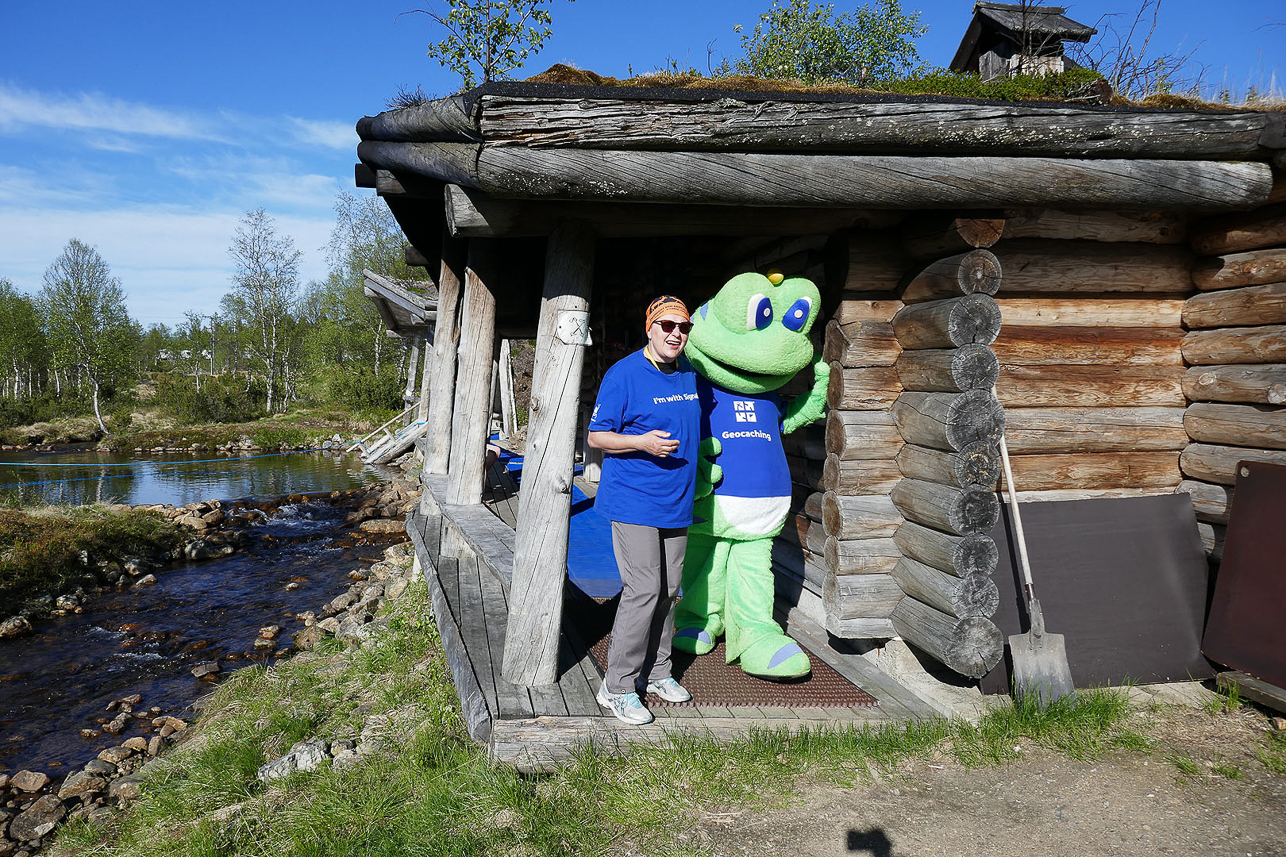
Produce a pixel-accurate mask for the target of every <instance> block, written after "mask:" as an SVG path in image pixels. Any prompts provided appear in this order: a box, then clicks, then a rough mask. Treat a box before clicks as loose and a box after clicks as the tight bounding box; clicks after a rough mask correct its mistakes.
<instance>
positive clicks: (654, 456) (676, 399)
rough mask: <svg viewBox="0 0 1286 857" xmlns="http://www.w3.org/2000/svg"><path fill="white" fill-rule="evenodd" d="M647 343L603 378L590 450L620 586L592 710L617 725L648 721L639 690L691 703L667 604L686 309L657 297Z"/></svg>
mask: <svg viewBox="0 0 1286 857" xmlns="http://www.w3.org/2000/svg"><path fill="white" fill-rule="evenodd" d="M646 322H647V324H646V329H647V344H646V345H644V347H643V348H642V349H641V350H640V351H636V352H635V353H633V354H631V355H629V356H628V357H625V358H624V359H622V360H620V361H619V362H617V363H616V365H614V366H613V367H612V368H611V369H609V370H607V374H606V375H605V376H603V383H602V385H601V386H600V387H599V391H598V401H597V402H596V403H595V405H594V413H593V416H592V417H591V418H590V422H589V445H590V446H592V447H594V448H595V449H601V450H603V451H604V452H605V453H607V454H606V455H605V456H604V457H603V471H602V476H601V478H600V482H599V488H598V495H597V496H596V497H595V499H594V507H595V508H596V509H597V510H598V511H599V513H600V514H602V515H604V516H605V517H607V518H608V519H609V520H611V522H612V548H613V550H614V552H615V554H616V564H617V566H618V567H619V568H620V571H621V582H622V584H623V585H624V589H623V591H622V593H621V602H620V606H619V607H617V610H616V621H615V623H614V624H613V625H612V640H611V643H610V645H609V646H608V653H607V675H606V677H605V678H604V679H603V686H602V687H601V688H599V691H598V701H599V704H600V705H602V706H604V707H605V708H610V709H611V711H612V714H614V715H615V716H616V718H617V719H618V720H620V721H622V722H624V723H629V724H633V725H639V724H643V723H650V722H651V721H652V713H651V712H650V711H648V710H647V707H646V706H644V705H643V702H642V700H641V699H640V698H639V690H640V688H642V689H643V690H644V691H645V692H647V693H655V694H656V695H657V696H659V697H661V698H662V699H664V700H666V701H667V702H685V701H687V700H689V699H691V698H692V695H691V694H690V693H688V692H687V690H685V689H684V688H683V686H682V685H680V684H679V683H678V682H677V681H675V680H674V677H673V676H671V675H670V637H671V634H672V632H673V625H674V599H675V596H676V595H677V594H678V591H679V582H680V580H681V579H682V575H683V555H684V552H685V551H686V550H687V544H688V525H689V524H691V523H692V501H693V492H694V490H695V486H696V472H697V471H696V465H697V447H698V444H699V443H700V436H699V433H700V428H701V406H700V403H699V402H698V401H697V387H696V374H695V373H694V372H693V371H692V367H691V365H689V364H688V362H687V361H686V360H683V359H681V357H680V355H681V354H682V353H683V347H684V346H685V345H686V344H687V341H688V332H689V331H690V330H691V329H692V322H691V317H690V316H689V315H688V310H687V307H685V306H684V305H683V302H682V301H681V300H679V299H678V298H675V297H671V296H670V295H662V296H661V297H659V298H657V299H656V300H654V301H652V303H651V304H649V305H648V308H647V319H646Z"/></svg>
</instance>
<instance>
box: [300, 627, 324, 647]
mask: <svg viewBox="0 0 1286 857" xmlns="http://www.w3.org/2000/svg"><path fill="white" fill-rule="evenodd" d="M325 636H326V632H325V631H324V630H322V626H321V625H309V626H308V627H307V628H304V629H303V630H302V631H300V632H299V633H298V634H296V635H295V646H296V647H298V648H300V649H304V650H308V649H311V648H312V647H313V646H315V645H317V644H318V643H320V642H321V640H322V638H323V637H325Z"/></svg>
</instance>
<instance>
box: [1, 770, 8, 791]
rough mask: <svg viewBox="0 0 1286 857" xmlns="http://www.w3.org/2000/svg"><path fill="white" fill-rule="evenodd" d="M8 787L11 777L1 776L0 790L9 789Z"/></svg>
mask: <svg viewBox="0 0 1286 857" xmlns="http://www.w3.org/2000/svg"><path fill="white" fill-rule="evenodd" d="M8 787H9V775H8V774H0V789H7V788H8Z"/></svg>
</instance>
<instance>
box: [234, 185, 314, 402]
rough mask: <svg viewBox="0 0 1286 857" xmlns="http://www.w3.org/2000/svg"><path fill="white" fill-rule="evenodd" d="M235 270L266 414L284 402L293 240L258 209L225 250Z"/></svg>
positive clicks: (294, 284)
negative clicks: (261, 381) (265, 397)
mask: <svg viewBox="0 0 1286 857" xmlns="http://www.w3.org/2000/svg"><path fill="white" fill-rule="evenodd" d="M228 253H229V255H230V256H231V257H232V261H233V262H234V263H235V264H236V272H235V273H234V274H233V275H232V285H233V290H232V294H231V295H229V297H231V298H234V299H235V300H234V301H232V303H233V305H234V306H235V307H239V308H241V309H243V310H244V312H245V316H244V317H245V321H246V324H247V326H248V327H250V328H251V329H252V336H250V337H249V347H250V352H251V357H252V359H253V360H254V362H255V363H257V364H258V366H259V368H260V370H261V371H262V373H263V378H264V383H265V385H266V387H267V390H268V402H267V411H268V412H269V413H272V412H273V411H274V410H275V409H276V408H278V407H284V406H285V402H284V401H282V397H281V396H280V392H281V385H282V383H283V381H284V380H285V375H286V366H285V360H286V358H287V356H288V355H287V350H288V345H289V343H288V340H287V336H286V334H287V332H288V328H289V323H290V318H289V316H290V314H291V312H293V310H294V306H295V302H296V299H297V296H298V293H299V258H300V255H301V254H300V252H299V251H298V250H297V249H295V242H294V239H292V238H291V237H290V236H288V235H278V234H277V231H276V228H275V227H274V225H273V221H272V218H271V217H269V216H268V215H267V214H266V213H264V210H263V209H262V208H260V209H257V210H255V211H250V212H247V213H246V214H245V216H244V217H242V218H241V222H240V223H239V224H238V225H237V231H236V232H235V233H234V234H233V236H232V246H231V247H230V248H228Z"/></svg>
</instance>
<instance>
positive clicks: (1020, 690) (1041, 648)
mask: <svg viewBox="0 0 1286 857" xmlns="http://www.w3.org/2000/svg"><path fill="white" fill-rule="evenodd" d="M1009 653H1010V655H1011V657H1012V658H1013V664H1014V674H1013V679H1014V696H1015V697H1016V698H1027V697H1035V698H1036V704H1037V706H1038V707H1039V708H1040V710H1041V711H1044V710H1045V709H1046V708H1048V707H1049V705H1050V703H1052V702H1054V701H1055V700H1058V699H1062V698H1063V697H1065V696H1072V697H1074V696H1075V695H1076V686H1075V685H1073V684H1072V671H1071V668H1070V667H1069V666H1068V665H1067V646H1066V644H1065V643H1064V641H1063V635H1062V634H1049V633H1046V634H1041V635H1040V636H1036V635H1035V634H1032V633H1030V632H1028V633H1026V634H1015V635H1013V636H1012V637H1010V638H1009Z"/></svg>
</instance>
